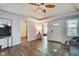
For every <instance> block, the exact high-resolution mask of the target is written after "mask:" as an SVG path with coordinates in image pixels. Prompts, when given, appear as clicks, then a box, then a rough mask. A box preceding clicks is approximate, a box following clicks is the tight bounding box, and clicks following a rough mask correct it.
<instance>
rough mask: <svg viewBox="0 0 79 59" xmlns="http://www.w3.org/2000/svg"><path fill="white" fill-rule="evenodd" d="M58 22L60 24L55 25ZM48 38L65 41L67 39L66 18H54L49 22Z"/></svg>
mask: <svg viewBox="0 0 79 59" xmlns="http://www.w3.org/2000/svg"><path fill="white" fill-rule="evenodd" d="M56 23H57V24H59V25H54V24H56ZM52 30H53V32H52ZM48 40H54V41H59V42H64V40H65V21H64V20H53V21H50V22H48Z"/></svg>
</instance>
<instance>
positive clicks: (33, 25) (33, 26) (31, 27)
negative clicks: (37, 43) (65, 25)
mask: <svg viewBox="0 0 79 59" xmlns="http://www.w3.org/2000/svg"><path fill="white" fill-rule="evenodd" d="M31 20H33V19H31ZM39 31H42V24H41V23H39V22H36V21H30V20H29V21H28V41H32V40H35V39H37V34H38V33H39Z"/></svg>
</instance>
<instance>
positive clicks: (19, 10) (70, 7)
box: [0, 3, 79, 19]
mask: <svg viewBox="0 0 79 59" xmlns="http://www.w3.org/2000/svg"><path fill="white" fill-rule="evenodd" d="M54 4H55V5H56V7H55V8H51V9H47V12H46V13H43V12H38V11H34V10H35V9H36V8H37V7H36V6H33V5H30V4H27V3H7V4H5V3H3V4H0V8H1V9H2V10H6V11H9V12H12V13H16V14H19V15H22V16H26V17H27V16H30V17H33V18H36V19H43V18H45V17H49V16H52V17H55V16H57V15H63V14H67V13H72V12H76V8H77V9H79V7H78V6H79V4H78V3H77V4H70V3H54Z"/></svg>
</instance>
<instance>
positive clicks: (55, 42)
mask: <svg viewBox="0 0 79 59" xmlns="http://www.w3.org/2000/svg"><path fill="white" fill-rule="evenodd" d="M48 42H55V43H59V44H62V45H63V44H64V43H62V42H59V41H54V40H48Z"/></svg>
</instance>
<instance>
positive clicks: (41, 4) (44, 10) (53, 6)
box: [29, 3, 55, 13]
mask: <svg viewBox="0 0 79 59" xmlns="http://www.w3.org/2000/svg"><path fill="white" fill-rule="evenodd" d="M29 4H31V5H34V6H37V9H36V10H42V12H43V13H46V12H47V10H46V8H55V5H54V4H52V3H48V4H46V3H29ZM40 6H44V7H45V8H42V7H40Z"/></svg>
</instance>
